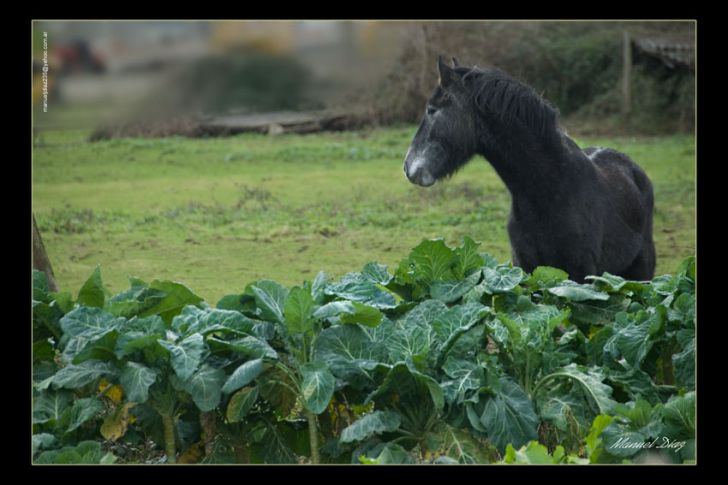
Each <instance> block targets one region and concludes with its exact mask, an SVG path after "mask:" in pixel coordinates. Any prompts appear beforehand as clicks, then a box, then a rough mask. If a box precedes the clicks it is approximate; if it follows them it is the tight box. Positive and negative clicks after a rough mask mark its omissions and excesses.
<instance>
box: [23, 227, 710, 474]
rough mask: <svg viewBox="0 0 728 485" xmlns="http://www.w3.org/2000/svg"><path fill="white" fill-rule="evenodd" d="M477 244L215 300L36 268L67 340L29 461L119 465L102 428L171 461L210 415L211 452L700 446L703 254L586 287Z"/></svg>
mask: <svg viewBox="0 0 728 485" xmlns="http://www.w3.org/2000/svg"><path fill="white" fill-rule="evenodd" d="M477 248H478V244H476V243H475V242H473V241H472V240H470V239H468V238H466V239H465V240H464V243H463V245H462V246H460V247H458V248H455V249H452V248H449V247H448V246H447V245H445V244H444V242H443V241H441V240H435V241H424V242H423V243H422V244H420V245H418V246H417V247H416V248H414V249H413V251H412V253H411V254H410V255H409V257H408V258H406V259H405V260H404V261H402V263H401V264H400V265H399V266H398V268H397V270H396V271H395V272H394V274H392V273H390V272H389V271H387V268H386V267H385V266H383V265H380V264H378V263H368V264H366V265H365V266H364V267H363V268H362V270H361V271H360V272H352V273H348V274H346V275H345V276H343V277H342V278H341V279H340V280H339V281H331V280H330V279H329V278H328V277H326V276H325V275H323V274H319V275H318V276H317V277H316V279H315V281H314V282H312V283H310V282H304V284H303V285H301V286H297V287H293V288H290V289H289V288H286V287H284V286H282V285H280V284H278V283H276V282H273V281H269V280H260V281H257V282H254V283H252V284H250V285H248V287H247V288H246V290H245V292H244V293H243V294H241V295H231V296H230V297H226V298H224V299H223V300H221V302H220V303H219V304H218V308H212V307H210V306H209V305H207V304H206V303H204V302H202V301H200V300H199V298H198V297H196V296H195V295H194V293H192V292H191V291H190V290H189V289H187V288H186V287H184V286H183V285H181V284H179V283H172V282H165V281H155V282H153V283H152V284H150V285H147V284H146V283H144V282H142V281H140V280H136V279H132V280H131V288H129V289H128V290H126V291H124V292H122V293H120V294H118V295H114V296H111V297H109V298H107V297H106V295H105V294H104V293H103V291H102V290H101V289H103V283H102V281H101V275H100V271H99V270H98V269H96V270H95V271H94V273H93V274H92V276H91V278H89V281H91V283H88V284H87V285H84V288H85V289H84V290H83V291H82V292H80V293H79V295H82V294H83V295H87V296H84V297H83V298H81V296H79V300H77V301H76V302H73V301H72V300H69V297H68V296H66V295H56V294H49V293H48V291H47V285H46V284H45V279H44V278H43V277H42V276H41V275H40V274H38V273H35V274H34V296H33V302H34V310H35V309H38V315H34V322H36V321H37V322H38V324H39V326H38V328H39V329H48V330H50V329H55V331H56V332H57V337H58V340H57V342H58V343H57V346H56V345H53V346H52V347H51V348H50V350H51V352H50V356H51V358H46V357H43V356H45V355H47V353H48V352H47V349H44V348H42V347H39V348H40V349H41V351H40V355H38V356H35V357H36V359H35V360H34V362H35V364H34V374H33V398H34V406H33V426H34V429H33V432H34V437H33V452H34V456H35V460H36V462H39V463H50V462H67V463H70V462H74V463H75V462H95V463H96V462H108V461H109V460H112V459H113V456H111V455H103V454H99V452H97V451H94V452H93V453H91V454H89V452H88V451H83V450H80V451H79V450H78V449H77V448H78V447H80V446H81V445H83V444H84V443H87V442H88V440H92V442H96V444H98V441H93V440H98V439H99V434H102V435H103V436H104V437H105V438H106V439H110V440H131V439H134V438H133V437H134V436H136V437H137V438H136V439H139V437H142V436H145V435H146V436H149V437H154V438H153V440H154V441H156V442H158V443H163V444H164V452H165V453H166V457H167V460H168V461H170V462H173V461H175V460H176V458H177V453H178V452H177V446H178V445H181V446H189V444H191V443H193V442H194V440H196V439H198V438H197V437H198V436H201V434H200V433H201V431H200V426H202V425H198V424H197V422H198V421H200V422H201V423H202V422H203V421H204V422H206V421H205V420H208V421H209V419H210V416H212V417H213V419H215V420H216V423H217V424H216V426H217V427H218V429H219V430H222V431H220V434H219V436H218V438H216V440H217V441H216V442H215V443H216V444H215V446H214V447H213V448H214V449H215V450H218V451H216V452H210V453H212V454H210V455H209V456H206V458H205V460H207V461H210V462H226V461H228V462H229V461H235V460H239V461H243V462H265V463H295V462H299V461H302V460H303V461H305V460H308V458H305V457H309V456H310V457H311V458H310V460H311V461H313V462H352V463H369V464H375V463H494V462H502V463H586V462H590V463H619V462H621V461H622V460H629V461H634V462H639V461H641V460H643V459H645V456H646V455H645V454H646V453H651V452H658V453H660V454H661V456H662V457H663V459H664V460H667V461H668V462H670V463H683V462H685V461H690V460H694V450H695V431H696V429H695V391H694V388H695V364H694V356H695V308H694V305H695V290H694V288H695V263H694V258H689V259H688V260H686V261H685V262H684V263H683V264H681V265H680V267H679V268H678V270H677V271H676V273H674V274H670V275H664V276H658V277H656V278H655V279H654V280H653V281H651V282H633V281H625V280H624V279H622V278H619V277H616V276H614V275H610V274H608V273H605V274H603V275H601V276H595V277H592V278H591V280H592V282H591V283H589V284H583V285H578V284H576V283H573V282H571V281H569V280H568V279H567V275H566V274H565V273H563V272H562V271H560V270H558V269H556V268H546V267H542V268H537V269H536V270H534V272H533V273H532V274H530V275H529V274H526V273H524V272H523V271H522V270H521V269H520V268H516V267H512V266H511V265H509V264H499V263H498V262H497V261H495V260H494V258H493V257H492V256H490V255H487V254H485V253H479V252H478V251H477ZM459 285H461V286H464V287H465V288H466V290H465V291H461V290H460V289H458V290H455V288H456V287H458V286H459ZM97 290H98V291H97ZM94 295H96V296H94ZM101 295H104V296H103V298H101ZM590 305H591V306H590ZM595 305H596V306H595ZM599 305H601V306H599ZM595 309H598V311H599V312H601V313H599V314H598V315H599V318H593V317H592V316H591V314H590V313H589V312H594V311H596V310H595ZM605 315H609V316H605ZM39 333H40V332H39ZM45 335H46V334H44V336H45ZM203 415H204V416H206V417H205V418H204V419H203ZM132 418H134V419H132ZM302 423H305V424H302ZM205 426H207V425H205ZM150 439H152V438H150ZM538 441H541V442H540V443H539V442H538ZM76 444H78V445H76ZM557 444H558V446H557ZM84 446H86V445H84ZM225 450H227V451H225ZM236 450H237V451H236ZM180 451H181V450H180ZM184 456H187V454H185V455H184ZM180 459H181V457H180Z"/></svg>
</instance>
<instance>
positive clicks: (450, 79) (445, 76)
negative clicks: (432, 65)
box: [437, 56, 460, 89]
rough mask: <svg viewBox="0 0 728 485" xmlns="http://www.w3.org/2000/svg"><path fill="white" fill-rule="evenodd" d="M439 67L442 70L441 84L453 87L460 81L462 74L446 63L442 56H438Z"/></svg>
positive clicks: (445, 86)
mask: <svg viewBox="0 0 728 485" xmlns="http://www.w3.org/2000/svg"><path fill="white" fill-rule="evenodd" d="M437 69H438V71H439V72H440V80H439V83H440V86H442V87H443V88H445V89H447V88H449V87H453V86H455V85H457V83H459V82H460V76H459V75H458V73H457V72H455V71H454V70H453V69H452V68H451V67H450V66H448V65H447V64H445V63H444V62H443V60H442V56H438V57H437Z"/></svg>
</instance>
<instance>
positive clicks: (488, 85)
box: [456, 67, 558, 137]
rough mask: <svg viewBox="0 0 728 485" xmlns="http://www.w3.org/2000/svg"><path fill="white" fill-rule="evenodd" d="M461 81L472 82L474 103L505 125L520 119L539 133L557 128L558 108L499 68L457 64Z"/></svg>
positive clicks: (541, 135)
mask: <svg viewBox="0 0 728 485" xmlns="http://www.w3.org/2000/svg"><path fill="white" fill-rule="evenodd" d="M456 70H457V71H458V72H459V73H462V74H463V81H464V82H465V84H466V85H469V84H470V85H471V86H472V87H471V89H472V91H471V93H472V96H473V99H474V102H475V105H476V107H477V108H478V109H479V110H480V111H481V112H484V113H489V114H491V115H492V114H496V115H498V116H499V117H500V118H501V120H503V121H504V122H505V123H506V125H507V126H509V127H511V126H513V124H514V122H515V121H518V122H520V123H521V124H522V125H523V126H525V127H526V128H527V129H528V130H529V131H531V132H532V133H534V134H535V135H537V136H539V137H543V136H545V135H547V134H549V133H554V132H555V131H557V128H558V125H557V117H558V110H557V109H556V108H555V107H554V106H553V105H551V103H549V101H548V100H546V99H545V98H543V97H542V96H540V95H539V94H538V93H537V92H536V91H535V90H534V89H533V88H532V87H530V86H528V85H526V84H523V83H521V82H520V81H517V80H516V79H514V78H512V77H510V76H509V75H508V74H506V73H505V72H503V71H500V70H498V69H480V68H477V67H474V68H462V67H458V68H456Z"/></svg>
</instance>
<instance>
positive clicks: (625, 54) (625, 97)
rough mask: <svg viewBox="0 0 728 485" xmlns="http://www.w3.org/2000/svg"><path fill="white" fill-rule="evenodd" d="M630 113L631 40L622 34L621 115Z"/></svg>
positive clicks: (625, 33) (624, 33) (626, 34)
mask: <svg viewBox="0 0 728 485" xmlns="http://www.w3.org/2000/svg"><path fill="white" fill-rule="evenodd" d="M631 111H632V40H631V39H630V36H629V32H627V31H626V30H625V31H624V32H622V114H623V115H629V113H630V112H631Z"/></svg>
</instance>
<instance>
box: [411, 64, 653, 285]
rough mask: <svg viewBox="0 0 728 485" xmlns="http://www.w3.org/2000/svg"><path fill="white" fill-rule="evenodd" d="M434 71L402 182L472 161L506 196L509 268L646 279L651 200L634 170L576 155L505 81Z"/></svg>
mask: <svg viewBox="0 0 728 485" xmlns="http://www.w3.org/2000/svg"><path fill="white" fill-rule="evenodd" d="M437 65H438V71H439V81H438V85H437V87H435V89H434V91H433V93H432V95H431V97H430V99H429V100H428V102H427V106H426V110H425V114H424V117H423V118H422V121H421V123H420V125H419V128H418V129H417V132H416V133H415V136H414V139H413V140H412V143H411V144H410V147H409V149H408V150H407V154H406V156H405V160H404V172H405V175H406V176H407V178H408V179H409V181H410V182H412V183H414V184H417V185H420V186H423V187H429V186H431V185H433V184H434V183H435V182H436V181H438V180H441V179H444V178H449V177H451V176H452V175H454V174H455V172H457V171H458V169H460V168H462V167H463V166H464V165H465V164H466V163H467V162H469V161H470V160H471V159H472V158H474V156H475V155H481V156H483V157H484V158H485V159H486V160H487V161H488V162H489V163H490V164H491V165H492V166H493V168H494V169H495V171H496V173H497V174H498V176H499V177H500V179H501V180H502V181H503V183H504V184H505V186H506V187H507V189H508V191H509V193H510V195H511V212H510V216H509V219H508V223H507V231H508V236H509V239H510V243H511V256H512V263H513V265H515V266H519V267H521V268H522V269H523V270H525V271H527V272H529V273H530V272H532V271H533V270H534V269H535V268H536V267H538V266H552V267H556V268H560V269H562V270H564V271H566V272H567V273H568V274H569V278H570V279H571V280H573V281H576V282H580V283H583V282H584V280H585V277H586V276H588V275H601V274H603V273H604V272H608V273H611V274H613V275H616V276H621V277H623V278H625V279H628V280H640V281H646V280H650V279H652V278H653V276H654V272H655V245H654V243H653V240H652V213H653V208H654V194H653V189H652V183H651V181H650V179H649V177H648V176H647V175H646V174H645V172H644V170H642V168H640V167H639V166H638V165H637V164H636V163H635V162H634V161H632V160H631V159H630V158H629V157H628V156H627V155H625V154H624V153H620V152H618V151H616V150H613V149H610V148H603V147H589V148H584V149H581V148H580V147H579V146H578V145H577V144H576V143H575V142H574V141H573V140H572V139H571V138H569V136H568V135H567V134H566V131H565V130H564V129H563V128H561V126H560V125H559V122H558V110H557V109H556V108H555V107H554V106H553V105H552V104H551V103H550V102H549V101H548V100H546V99H545V98H543V97H542V96H541V95H539V94H538V93H537V92H536V91H535V90H534V89H533V88H532V87H530V86H528V85H526V84H525V83H523V82H520V81H518V80H516V79H514V78H513V77H511V76H510V75H508V74H507V73H505V72H503V71H501V70H499V69H495V68H478V67H477V66H474V67H472V68H469V67H464V66H460V65H458V63H457V61H456V60H455V59H454V58H453V62H452V66H448V65H447V64H446V63H444V62H443V60H442V58H441V57H439V58H438V61H437Z"/></svg>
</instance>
